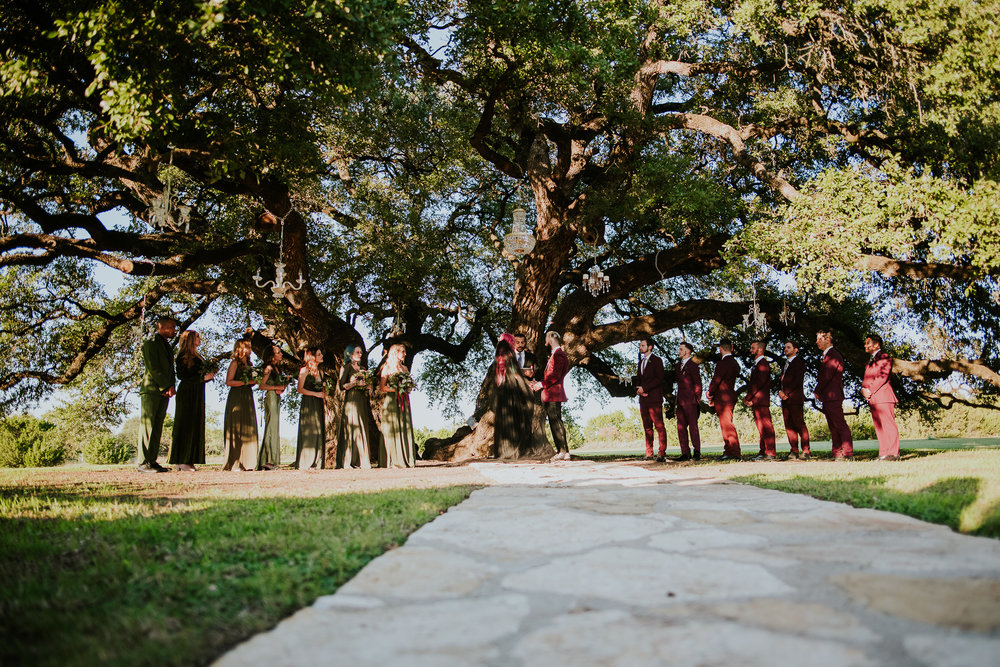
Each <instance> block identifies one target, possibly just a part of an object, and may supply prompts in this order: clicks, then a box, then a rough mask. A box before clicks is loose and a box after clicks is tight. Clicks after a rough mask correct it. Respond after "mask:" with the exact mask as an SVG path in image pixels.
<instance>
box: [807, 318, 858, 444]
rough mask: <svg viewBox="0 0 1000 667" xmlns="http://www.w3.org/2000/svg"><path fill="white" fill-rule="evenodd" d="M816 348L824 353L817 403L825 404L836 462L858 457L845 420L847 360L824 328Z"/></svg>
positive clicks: (820, 367)
mask: <svg viewBox="0 0 1000 667" xmlns="http://www.w3.org/2000/svg"><path fill="white" fill-rule="evenodd" d="M816 347H818V348H819V349H820V350H822V351H823V359H822V360H821V361H820V362H819V372H818V373H816V393H815V394H814V396H815V397H816V399H817V400H819V401H822V402H823V415H824V416H825V417H826V423H827V424H828V425H829V426H830V440H831V443H832V446H831V450H832V451H831V453H832V454H833V459H834V460H835V461H850V460H852V459H853V458H854V441H853V440H851V427H850V426H848V425H847V420H846V419H844V357H842V356H841V354H840V352H837V350H835V349H833V334H832V333H830V331H829V330H825V329H821V330H820V331H817V332H816Z"/></svg>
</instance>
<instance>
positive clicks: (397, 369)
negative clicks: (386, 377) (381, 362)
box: [385, 343, 410, 373]
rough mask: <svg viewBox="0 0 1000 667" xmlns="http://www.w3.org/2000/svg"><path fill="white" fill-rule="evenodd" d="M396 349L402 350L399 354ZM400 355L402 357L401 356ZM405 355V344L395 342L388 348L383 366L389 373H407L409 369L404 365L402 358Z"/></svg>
mask: <svg viewBox="0 0 1000 667" xmlns="http://www.w3.org/2000/svg"><path fill="white" fill-rule="evenodd" d="M396 350H402V351H403V354H399V353H398V352H397V351H396ZM401 357H402V358H401ZM405 357H406V346H404V345H403V344H402V343H396V344H395V345H393V346H391V347H390V348H389V353H388V354H387V355H386V360H385V367H386V369H387V370H388V371H389V372H390V373H409V372H410V369H409V368H407V367H406V365H405V364H404V363H403V359H404V358H405Z"/></svg>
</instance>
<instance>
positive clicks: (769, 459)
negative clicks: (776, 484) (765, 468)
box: [751, 454, 775, 461]
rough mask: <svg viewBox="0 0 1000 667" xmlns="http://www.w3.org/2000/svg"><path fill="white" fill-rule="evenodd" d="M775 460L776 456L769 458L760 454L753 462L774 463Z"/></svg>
mask: <svg viewBox="0 0 1000 667" xmlns="http://www.w3.org/2000/svg"><path fill="white" fill-rule="evenodd" d="M774 459H775V457H774V456H769V455H768V454H758V455H757V456H755V457H753V458H752V459H751V461H773V460H774Z"/></svg>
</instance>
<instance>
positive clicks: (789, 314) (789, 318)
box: [778, 301, 795, 326]
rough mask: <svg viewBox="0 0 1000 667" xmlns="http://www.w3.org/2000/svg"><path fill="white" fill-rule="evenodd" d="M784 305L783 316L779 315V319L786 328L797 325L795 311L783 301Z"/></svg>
mask: <svg viewBox="0 0 1000 667" xmlns="http://www.w3.org/2000/svg"><path fill="white" fill-rule="evenodd" d="M782 304H783V305H782V308H781V314H780V315H778V319H779V320H781V323H782V324H784V325H785V326H790V325H792V324H795V311H793V310H792V309H791V308H789V307H788V302H787V301H782Z"/></svg>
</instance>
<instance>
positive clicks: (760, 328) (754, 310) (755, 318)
mask: <svg viewBox="0 0 1000 667" xmlns="http://www.w3.org/2000/svg"><path fill="white" fill-rule="evenodd" d="M750 326H753V328H754V331H756V332H757V333H765V332H767V329H768V327H767V315H765V314H764V311H762V310H761V309H760V305H759V304H758V303H757V288H754V290H753V299H752V300H751V302H750V310H749V311H748V312H747V313H746V314H745V315H744V316H743V328H744V329H746V328H749V327H750Z"/></svg>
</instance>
